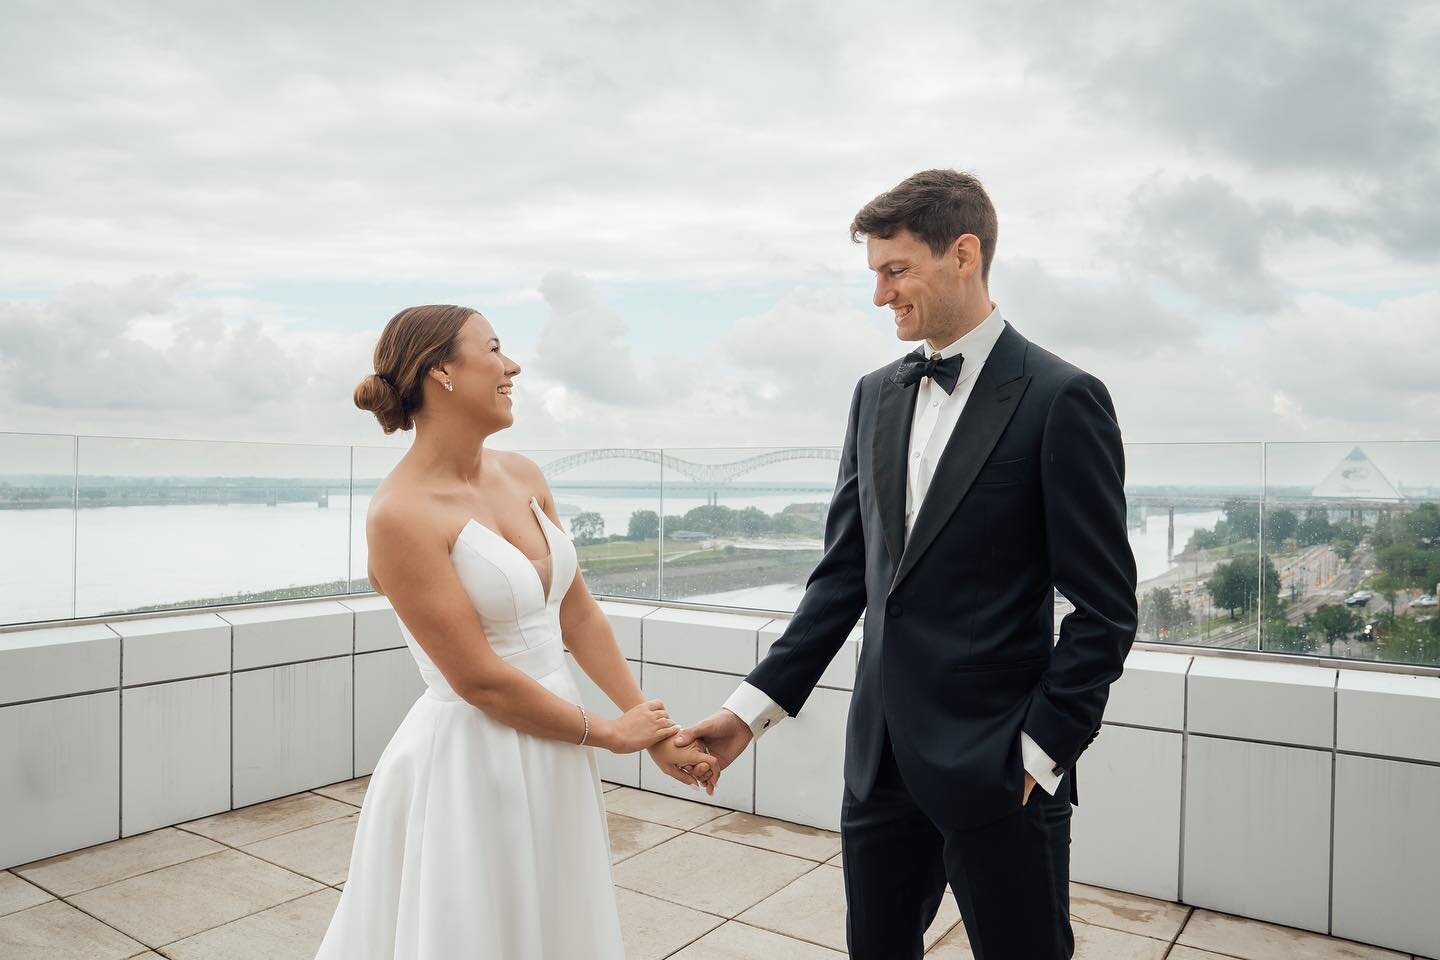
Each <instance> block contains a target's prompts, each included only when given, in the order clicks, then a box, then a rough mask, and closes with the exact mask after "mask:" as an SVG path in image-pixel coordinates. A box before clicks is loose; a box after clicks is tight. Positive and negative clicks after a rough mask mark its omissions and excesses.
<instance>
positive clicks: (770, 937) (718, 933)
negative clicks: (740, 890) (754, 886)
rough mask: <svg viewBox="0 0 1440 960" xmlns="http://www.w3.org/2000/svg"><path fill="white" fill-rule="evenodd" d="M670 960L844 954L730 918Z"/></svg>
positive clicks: (839, 957)
mask: <svg viewBox="0 0 1440 960" xmlns="http://www.w3.org/2000/svg"><path fill="white" fill-rule="evenodd" d="M671 960H845V954H844V953H836V952H835V951H834V950H830V949H828V948H826V947H820V946H816V945H815V944H813V943H806V942H805V941H804V940H792V939H791V938H790V937H782V936H780V934H778V933H771V932H770V931H768V930H761V929H759V928H757V927H751V926H747V925H746V924H743V923H740V922H739V921H738V920H731V921H730V922H729V923H726V924H725V925H724V926H721V927H717V928H716V929H714V930H712V931H711V932H709V933H707V934H705V936H703V937H701V938H700V939H699V940H697V941H695V942H694V943H692V944H690V946H688V947H686V948H685V949H684V950H681V951H680V952H679V953H677V954H674V955H673V956H672V957H671Z"/></svg>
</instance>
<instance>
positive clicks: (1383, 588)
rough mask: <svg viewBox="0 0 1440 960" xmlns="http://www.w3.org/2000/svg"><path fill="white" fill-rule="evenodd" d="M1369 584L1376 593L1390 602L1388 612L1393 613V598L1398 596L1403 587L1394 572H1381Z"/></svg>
mask: <svg viewBox="0 0 1440 960" xmlns="http://www.w3.org/2000/svg"><path fill="white" fill-rule="evenodd" d="M1371 586H1372V587H1374V589H1375V592H1376V593H1378V594H1380V596H1382V597H1384V598H1385V602H1386V603H1388V604H1390V613H1391V614H1394V613H1395V598H1396V597H1398V596H1400V591H1401V590H1403V589H1405V584H1404V583H1402V582H1400V580H1399V578H1397V577H1396V576H1395V575H1394V574H1390V573H1381V574H1379V575H1377V576H1376V577H1375V579H1374V580H1372V581H1371Z"/></svg>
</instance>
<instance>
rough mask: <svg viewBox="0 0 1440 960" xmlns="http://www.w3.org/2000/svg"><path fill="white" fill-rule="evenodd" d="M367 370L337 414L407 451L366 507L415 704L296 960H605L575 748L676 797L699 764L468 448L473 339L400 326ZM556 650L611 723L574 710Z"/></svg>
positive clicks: (403, 319) (477, 354)
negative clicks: (651, 770) (655, 768)
mask: <svg viewBox="0 0 1440 960" xmlns="http://www.w3.org/2000/svg"><path fill="white" fill-rule="evenodd" d="M375 369H376V371H377V372H376V373H374V374H372V375H371V376H369V377H367V378H366V379H365V380H364V381H362V382H361V384H360V385H359V386H358V387H357V388H356V390H355V404H356V406H358V407H360V408H361V409H362V410H369V411H372V412H374V414H375V416H376V418H377V419H378V420H379V421H380V425H381V427H382V428H383V429H384V431H385V432H386V433H387V434H388V433H392V432H394V431H395V430H408V429H410V428H411V426H414V427H415V440H414V443H413V444H412V446H411V447H410V449H409V451H408V452H407V453H406V454H405V456H404V457H403V458H402V459H401V460H400V462H399V463H398V464H397V465H396V467H395V469H394V470H393V471H391V473H390V474H389V476H387V477H386V478H385V480H384V481H383V482H382V483H381V484H380V486H379V488H378V489H377V490H376V491H375V494H374V497H373V499H372V500H371V504H370V510H369V515H368V516H367V518H366V523H365V532H366V538H367V540H368V544H369V555H370V569H369V576H370V583H371V585H372V586H373V587H374V589H375V590H376V591H377V592H379V593H382V594H384V595H385V596H387V597H389V599H390V602H391V604H392V605H393V606H394V608H395V612H396V614H397V616H398V618H399V621H400V631H401V634H402V635H403V636H404V638H405V642H406V645H407V646H408V647H409V649H410V652H411V653H412V654H413V655H414V657H415V661H416V663H417V664H418V666H419V668H420V674H421V676H422V677H423V679H424V681H425V684H426V690H425V693H424V695H422V696H421V697H420V699H419V700H418V701H416V703H415V705H414V706H413V707H412V708H411V709H410V712H409V714H408V715H407V716H406V717H405V719H404V721H403V722H402V723H401V724H400V727H399V729H398V730H396V732H395V736H394V738H393V739H392V740H391V741H390V744H389V745H388V746H387V747H386V748H385V752H384V753H383V754H382V755H381V757H380V760H379V763H378V764H377V766H376V768H375V773H374V775H373V776H372V777H371V780H370V787H369V790H368V792H367V794H366V797H365V803H364V806H363V808H362V809H361V812H360V817H359V821H358V825H357V829H356V832H355V846H354V850H353V852H352V854H351V860H350V873H349V878H348V880H347V882H346V884H345V889H344V891H343V893H342V894H341V897H340V904H339V906H338V907H337V908H336V911H335V914H334V916H333V918H332V919H331V921H330V927H329V930H328V931H327V932H326V934H325V939H324V941H323V942H322V943H321V945H320V952H319V955H318V958H317V960H370V958H381V957H384V958H387V960H389V958H398V957H404V958H407V960H411V958H413V960H457V958H469V957H475V958H493V960H575V958H580V957H584V958H601V960H611V958H613V960H621V958H623V956H624V951H623V948H622V946H621V940H620V923H619V918H618V916H617V913H616V907H615V893H614V887H613V886H612V882H611V873H610V844H609V836H608V834H607V832H606V820H605V804H604V800H603V799H602V796H601V787H600V776H599V771H598V767H597V765H596V761H595V755H594V748H598V749H604V750H610V751H612V752H614V753H633V752H635V751H638V750H649V752H650V755H651V756H652V757H653V758H654V759H655V761H656V763H657V764H658V765H659V767H660V769H661V770H664V771H665V772H666V773H667V774H669V775H670V776H673V777H675V778H676V779H677V780H680V781H682V782H684V783H688V784H695V783H696V778H695V777H692V776H690V775H689V772H688V771H689V769H694V770H695V771H696V773H697V774H699V775H700V776H701V777H702V778H703V777H704V776H705V775H706V773H707V772H708V765H705V764H703V762H702V760H703V758H706V757H708V754H707V753H706V752H705V750H704V748H703V745H701V744H695V745H692V746H690V747H687V748H683V749H682V748H678V747H676V746H674V744H673V743H672V742H671V741H672V738H673V737H674V735H675V734H676V733H678V732H679V729H680V728H679V727H678V726H677V725H676V724H675V723H674V722H673V721H672V720H671V718H670V715H669V714H668V713H666V711H665V707H664V705H663V704H662V703H661V702H660V701H659V700H646V699H645V696H644V694H643V693H642V692H641V691H640V688H639V686H638V685H637V684H636V683H635V680H634V677H633V676H632V674H631V673H630V668H629V666H628V665H627V664H626V662H625V660H624V658H623V657H622V656H621V653H620V649H619V647H618V646H617V645H616V642H615V637H614V634H613V633H612V631H611V629H610V625H609V622H608V621H607V620H606V618H605V615H604V613H603V612H602V611H601V610H600V608H599V606H598V605H597V604H596V602H595V599H594V598H593V597H592V596H591V595H590V591H589V589H588V588H587V587H586V586H585V580H584V578H583V577H581V576H580V575H579V574H578V572H577V567H578V564H577V559H576V555H575V547H574V545H573V544H572V543H571V541H570V539H569V537H568V536H566V534H565V532H564V531H563V530H562V529H561V527H560V525H559V520H558V517H557V515H556V512H555V503H554V500H553V498H552V497H551V495H550V491H549V488H548V487H547V485H546V483H545V477H544V475H543V474H542V473H541V472H540V469H539V468H538V467H537V466H536V465H535V464H534V463H532V462H531V461H530V460H528V459H526V458H525V457H522V456H520V455H519V454H515V453H508V452H503V451H499V450H491V449H488V448H487V447H486V446H485V445H484V441H485V440H486V438H488V437H489V436H490V435H491V434H494V433H496V432H498V431H500V430H503V429H505V428H506V427H508V426H510V425H511V424H512V423H513V422H514V415H513V414H512V412H511V404H512V402H513V401H512V400H511V397H510V388H511V384H512V382H513V380H514V378H515V377H516V375H518V374H519V373H520V367H519V365H518V364H515V363H514V362H513V361H511V360H510V359H509V358H508V357H506V356H505V354H504V353H502V352H501V351H500V341H499V340H498V339H497V338H496V336H495V331H494V329H493V328H492V327H491V326H490V324H489V322H488V321H487V320H486V319H485V318H484V317H483V316H481V315H480V314H479V313H477V312H476V311H474V310H470V309H467V308H464V307H454V306H424V307H411V308H409V309H407V310H402V311H401V312H400V313H398V314H396V315H395V316H394V317H393V318H391V320H390V322H389V323H388V324H386V326H385V330H384V331H383V332H382V333H381V335H380V341H379V343H378V344H377V345H376V347H375ZM562 638H563V646H562ZM565 648H568V649H569V650H570V652H571V653H572V654H573V655H574V658H575V662H576V663H577V664H578V665H579V666H580V668H581V669H583V670H584V671H585V673H586V674H588V675H589V676H590V678H591V679H592V680H594V682H595V683H596V685H597V686H599V687H600V689H601V690H603V691H604V692H605V694H606V695H607V696H608V697H609V698H610V699H611V700H612V701H614V702H615V704H616V706H617V707H619V708H620V709H621V710H622V711H623V713H622V714H621V715H620V716H619V717H618V718H613V719H612V718H609V717H601V716H595V715H593V714H590V713H588V712H587V711H586V710H585V709H584V707H582V706H580V691H579V689H578V687H577V686H576V681H575V677H574V675H573V673H572V671H571V669H570V667H569V666H568V665H567V663H566V660H565V656H564V649H565ZM697 764H698V765H699V766H697Z"/></svg>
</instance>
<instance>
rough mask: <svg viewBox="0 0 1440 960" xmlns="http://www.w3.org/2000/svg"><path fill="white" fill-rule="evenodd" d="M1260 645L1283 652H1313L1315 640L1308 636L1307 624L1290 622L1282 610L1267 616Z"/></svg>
mask: <svg viewBox="0 0 1440 960" xmlns="http://www.w3.org/2000/svg"><path fill="white" fill-rule="evenodd" d="M1261 641H1262V646H1263V647H1264V649H1266V650H1281V651H1284V652H1285V653H1313V652H1314V651H1315V641H1314V640H1313V639H1312V638H1311V636H1310V628H1309V625H1308V624H1303V623H1291V622H1290V620H1289V619H1288V618H1287V617H1286V616H1285V614H1284V613H1283V612H1282V611H1278V610H1277V611H1276V615H1275V616H1273V617H1267V618H1266V619H1265V624H1264V627H1263V630H1262V633H1261Z"/></svg>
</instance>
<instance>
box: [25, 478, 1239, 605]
mask: <svg viewBox="0 0 1440 960" xmlns="http://www.w3.org/2000/svg"><path fill="white" fill-rule="evenodd" d="M555 498H556V501H557V503H558V504H559V508H560V510H559V512H560V515H561V520H562V522H564V524H565V525H566V527H567V529H568V526H569V522H570V519H571V518H572V517H573V516H574V514H575V513H576V512H579V511H581V510H585V511H593V512H596V513H599V514H600V515H601V517H602V518H603V519H604V521H605V532H606V533H607V534H608V533H624V532H626V530H627V529H628V528H629V522H630V515H631V514H632V513H633V512H634V511H636V510H655V511H657V512H659V510H660V502H659V499H658V498H657V497H650V498H646V497H643V496H606V495H600V494H596V493H593V492H588V491H587V492H570V491H566V490H564V489H560V488H557V489H556V490H555ZM828 500H829V494H828V492H826V493H816V494H803V493H802V494H797V493H787V494H778V495H745V496H737V497H731V498H724V499H722V500H721V501H720V502H721V503H722V504H723V505H725V506H729V507H732V508H734V509H743V508H745V507H750V506H753V507H757V508H759V509H760V510H763V511H765V512H766V513H770V514H774V513H778V512H780V511H781V510H783V509H784V508H785V507H786V506H788V505H789V504H792V503H807V502H808V503H822V504H823V503H826V502H828ZM703 503H705V500H704V499H703V498H700V497H689V498H683V497H674V496H667V497H666V499H665V503H664V512H665V513H666V514H669V515H675V514H683V513H685V512H686V511H687V510H689V509H691V508H692V507H696V506H700V505H702V504H703ZM368 505H369V499H368V496H357V497H355V498H354V502H353V505H352V507H351V509H347V508H346V499H345V498H344V497H331V499H330V502H329V506H328V507H324V508H322V507H318V506H317V505H316V504H315V503H313V502H307V503H281V504H279V505H277V506H265V505H263V504H231V505H228V506H221V505H206V504H201V505H194V506H188V505H186V506H174V505H167V506H126V507H95V508H87V509H83V510H79V511H71V510H0V623H17V622H26V621H32V620H48V619H63V618H66V617H69V616H72V615H74V616H81V617H85V616H97V615H101V614H104V613H107V612H111V611H116V610H127V609H134V608H137V607H143V606H149V605H154V604H166V605H168V604H178V603H183V602H187V601H193V600H198V599H200V598H206V597H215V596H222V595H228V594H236V593H249V592H263V591H269V590H279V589H284V588H286V587H302V586H307V585H312V584H318V583H326V582H338V583H343V582H348V581H349V580H351V579H359V578H361V577H363V576H364V575H365V567H366V564H365V561H366V552H365V543H364V527H365V512H366V509H367V507H368ZM1220 516H1221V514H1220V513H1219V512H1218V511H1205V512H1197V513H1184V514H1182V513H1177V514H1176V515H1175V528H1176V529H1175V544H1176V549H1177V550H1178V549H1181V548H1183V547H1184V545H1185V543H1186V541H1187V540H1188V539H1189V537H1190V533H1191V532H1192V531H1193V530H1195V529H1197V528H1199V527H1206V528H1208V527H1213V526H1214V524H1215V521H1216V520H1217V519H1219V517H1220ZM1130 538H1131V545H1132V547H1133V548H1134V550H1135V556H1136V562H1137V565H1138V566H1139V569H1140V579H1141V580H1142V581H1143V580H1145V579H1148V578H1150V577H1153V576H1156V575H1158V574H1160V573H1163V572H1164V571H1165V569H1166V568H1167V566H1168V564H1167V560H1168V558H1167V557H1166V520H1165V517H1164V516H1163V515H1157V516H1152V517H1150V518H1149V520H1148V521H1147V522H1146V523H1145V524H1144V525H1143V526H1142V527H1140V528H1139V529H1135V530H1131V531H1130ZM72 577H73V586H72ZM802 589H803V586H802V585H801V584H772V585H764V586H754V587H747V588H746V589H743V590H733V591H722V592H719V593H714V594H700V595H692V596H687V597H686V599H687V600H690V601H693V602H708V603H719V604H726V605H734V606H754V607H759V608H765V609H779V610H793V609H794V608H795V605H796V603H797V602H798V600H799V598H800V595H801V592H802ZM72 591H73V604H74V606H73V614H72Z"/></svg>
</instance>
